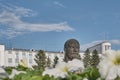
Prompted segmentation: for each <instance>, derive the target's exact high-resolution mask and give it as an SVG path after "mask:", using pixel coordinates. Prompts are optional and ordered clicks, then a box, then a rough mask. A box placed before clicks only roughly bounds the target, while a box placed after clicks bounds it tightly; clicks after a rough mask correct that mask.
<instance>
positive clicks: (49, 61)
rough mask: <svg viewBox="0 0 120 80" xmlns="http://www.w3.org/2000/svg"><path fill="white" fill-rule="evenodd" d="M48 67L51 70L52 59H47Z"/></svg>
mask: <svg viewBox="0 0 120 80" xmlns="http://www.w3.org/2000/svg"><path fill="white" fill-rule="evenodd" d="M46 66H47V67H49V68H50V66H51V59H50V58H49V57H48V58H47V63H46Z"/></svg>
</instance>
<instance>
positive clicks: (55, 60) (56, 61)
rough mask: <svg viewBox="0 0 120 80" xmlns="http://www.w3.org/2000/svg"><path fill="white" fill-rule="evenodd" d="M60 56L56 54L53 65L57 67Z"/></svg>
mask: <svg viewBox="0 0 120 80" xmlns="http://www.w3.org/2000/svg"><path fill="white" fill-rule="evenodd" d="M58 60H59V58H58V57H57V56H55V58H54V63H53V67H54V68H55V66H56V64H57V63H58Z"/></svg>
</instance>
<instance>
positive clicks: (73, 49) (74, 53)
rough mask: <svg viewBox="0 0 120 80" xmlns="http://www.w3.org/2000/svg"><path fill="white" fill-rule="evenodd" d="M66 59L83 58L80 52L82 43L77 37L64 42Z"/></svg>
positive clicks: (66, 60)
mask: <svg viewBox="0 0 120 80" xmlns="http://www.w3.org/2000/svg"><path fill="white" fill-rule="evenodd" d="M64 51H65V55H64V61H65V62H68V61H71V60H73V59H81V58H80V55H79V52H80V44H79V42H78V41H77V40H75V39H69V40H67V41H66V42H65V44H64Z"/></svg>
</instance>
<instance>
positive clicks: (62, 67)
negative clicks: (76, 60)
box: [43, 62, 68, 78]
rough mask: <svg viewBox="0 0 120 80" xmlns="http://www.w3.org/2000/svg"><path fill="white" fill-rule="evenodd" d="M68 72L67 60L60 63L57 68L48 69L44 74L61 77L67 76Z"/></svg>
mask: <svg viewBox="0 0 120 80" xmlns="http://www.w3.org/2000/svg"><path fill="white" fill-rule="evenodd" d="M67 72H68V68H67V64H66V63H65V62H61V63H58V64H57V65H56V68H54V69H47V70H46V71H44V72H43V76H44V75H46V74H48V75H49V76H54V77H55V78H57V77H61V78H65V77H66V75H67Z"/></svg>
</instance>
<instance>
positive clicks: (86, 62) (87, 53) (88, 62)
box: [83, 49, 91, 67]
mask: <svg viewBox="0 0 120 80" xmlns="http://www.w3.org/2000/svg"><path fill="white" fill-rule="evenodd" d="M83 63H84V66H85V67H88V66H90V65H91V56H90V51H89V49H87V50H86V51H85V54H84V59H83Z"/></svg>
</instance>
